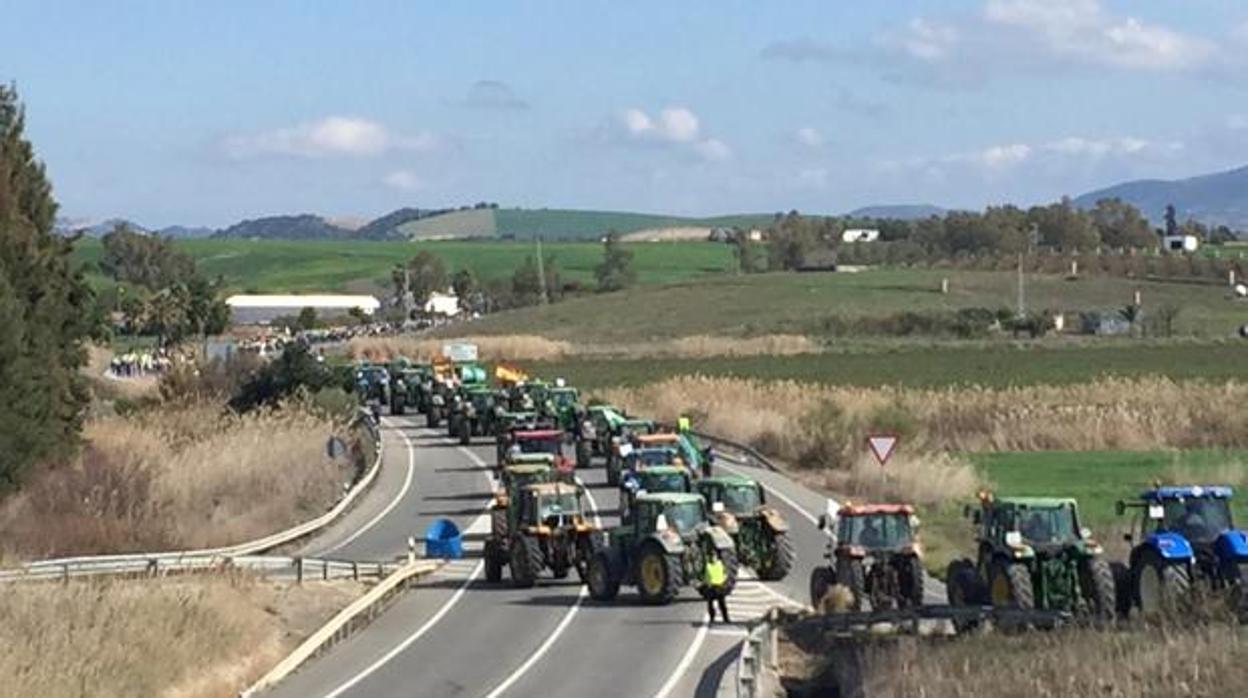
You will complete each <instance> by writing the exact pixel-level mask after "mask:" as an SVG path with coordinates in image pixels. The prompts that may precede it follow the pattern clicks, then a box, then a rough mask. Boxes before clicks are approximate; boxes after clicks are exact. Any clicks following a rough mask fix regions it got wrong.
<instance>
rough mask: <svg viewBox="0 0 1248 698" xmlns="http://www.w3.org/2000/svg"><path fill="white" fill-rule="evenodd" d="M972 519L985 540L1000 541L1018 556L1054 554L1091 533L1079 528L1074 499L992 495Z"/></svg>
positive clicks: (1078, 542)
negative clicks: (999, 496) (997, 496)
mask: <svg viewBox="0 0 1248 698" xmlns="http://www.w3.org/2000/svg"><path fill="white" fill-rule="evenodd" d="M972 518H973V520H974V521H975V523H976V524H978V525H979V527H980V530H981V539H982V540H985V541H997V542H999V546H998V547H1003V548H1009V549H1011V550H1013V551H1015V556H1016V557H1018V556H1024V557H1025V556H1028V555H1032V554H1035V553H1037V552H1039V553H1042V554H1046V553H1047V554H1055V553H1057V552H1060V551H1063V550H1065V549H1067V548H1068V547H1071V546H1082V545H1084V544H1085V543H1087V542H1089V541H1090V538H1089V537H1090V535H1091V534H1090V532H1084V531H1082V530H1081V529H1080V527H1079V515H1078V504H1077V503H1076V502H1075V500H1073V499H1066V498H1055V497H1005V498H1001V499H993V498H991V497H989V498H987V499H986V500H985V501H984V506H983V507H982V508H981V510H979V511H975V512H973V515H972ZM1085 533H1086V534H1087V535H1085ZM1085 539H1088V540H1085Z"/></svg>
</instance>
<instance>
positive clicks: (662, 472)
mask: <svg viewBox="0 0 1248 698" xmlns="http://www.w3.org/2000/svg"><path fill="white" fill-rule="evenodd" d="M692 491H693V478H691V477H690V476H689V471H688V470H687V469H685V467H684V466H680V465H652V466H648V467H643V468H637V469H635V470H629V471H628V472H626V473H625V474H624V478H623V481H622V482H621V483H620V521H624V522H627V521H628V520H629V519H630V518H632V512H633V502H634V501H636V499H637V497H638V495H641V494H643V493H649V494H663V493H667V492H692Z"/></svg>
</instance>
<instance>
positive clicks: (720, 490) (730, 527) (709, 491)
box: [694, 475, 788, 534]
mask: <svg viewBox="0 0 1248 698" xmlns="http://www.w3.org/2000/svg"><path fill="white" fill-rule="evenodd" d="M694 487H695V488H696V490H697V492H698V493H699V494H701V495H702V497H703V498H704V499H705V500H706V503H707V505H708V506H710V507H711V511H712V512H713V514H714V517H715V519H716V522H717V523H718V524H719V525H720V526H722V527H723V529H724V530H725V531H727V532H728V533H729V534H736V533H737V531H738V527H739V521H740V520H741V519H746V518H751V517H754V516H756V515H758V514H759V513H760V510H761V509H763V507H764V506H765V505H766V504H767V495H766V494H765V493H764V492H763V488H762V487H761V486H760V485H759V484H758V483H757V482H754V481H753V480H751V479H749V478H747V477H742V476H740V475H717V476H715V477H704V478H702V479H700V480H698V482H697V484H696V485H695V486H694ZM784 530H788V527H787V526H786V527H785V528H784Z"/></svg>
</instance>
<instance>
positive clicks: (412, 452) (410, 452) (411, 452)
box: [321, 420, 416, 557]
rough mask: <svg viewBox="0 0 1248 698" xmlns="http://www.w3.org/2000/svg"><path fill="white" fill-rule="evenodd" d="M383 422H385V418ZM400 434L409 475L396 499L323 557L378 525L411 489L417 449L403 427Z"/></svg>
mask: <svg viewBox="0 0 1248 698" xmlns="http://www.w3.org/2000/svg"><path fill="white" fill-rule="evenodd" d="M382 424H383V425H384V424H385V421H384V420H383V422H382ZM399 436H401V437H403V441H404V442H406V443H407V476H406V477H405V478H404V479H403V487H401V488H399V493H398V494H397V495H395V497H394V499H392V500H390V503H389V504H387V505H386V508H384V509H382V510H381V511H380V512H379V513H378V514H377V515H376V516H374V517H373V518H372V519H369V521H368V523H366V524H364V525H363V526H361V527H360V528H359V529H357V530H356V531H355V533H352V534H351V535H350V536H347V538H346V540H343V541H341V542H339V543H338V544H337V545H334V546H333V547H331V548H329V549H328V550H325V551H323V552H322V553H321V555H322V557H326V556H329V555H330V554H331V553H333V552H335V551H337V550H341V549H342V548H345V547H346V546H347V545H349V544H350V543H351V541H354V540H355V539H356V538H359V537H360V536H362V535H364V534H365V533H367V532H368V530H369V529H371V528H372V527H373V526H376V525H377V522H378V521H381V520H382V519H384V518H386V515H387V514H389V513H390V512H391V511H393V510H394V508H395V507H397V506H398V505H399V502H401V501H403V498H404V497H406V496H407V491H408V490H409V489H411V487H412V479H413V478H414V477H415V473H416V449H415V447H414V446H413V445H412V440H411V439H409V438H407V434H404V433H403V431H402V430H401V429H400V430H399Z"/></svg>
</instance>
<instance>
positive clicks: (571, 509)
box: [538, 493, 581, 520]
mask: <svg viewBox="0 0 1248 698" xmlns="http://www.w3.org/2000/svg"><path fill="white" fill-rule="evenodd" d="M580 511H581V502H580V499H578V498H577V496H576V495H575V494H571V493H568V494H560V495H550V496H545V497H542V501H541V504H540V505H539V506H538V516H539V517H540V518H541V519H542V520H546V519H548V518H550V517H552V516H568V515H571V514H579V513H580Z"/></svg>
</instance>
